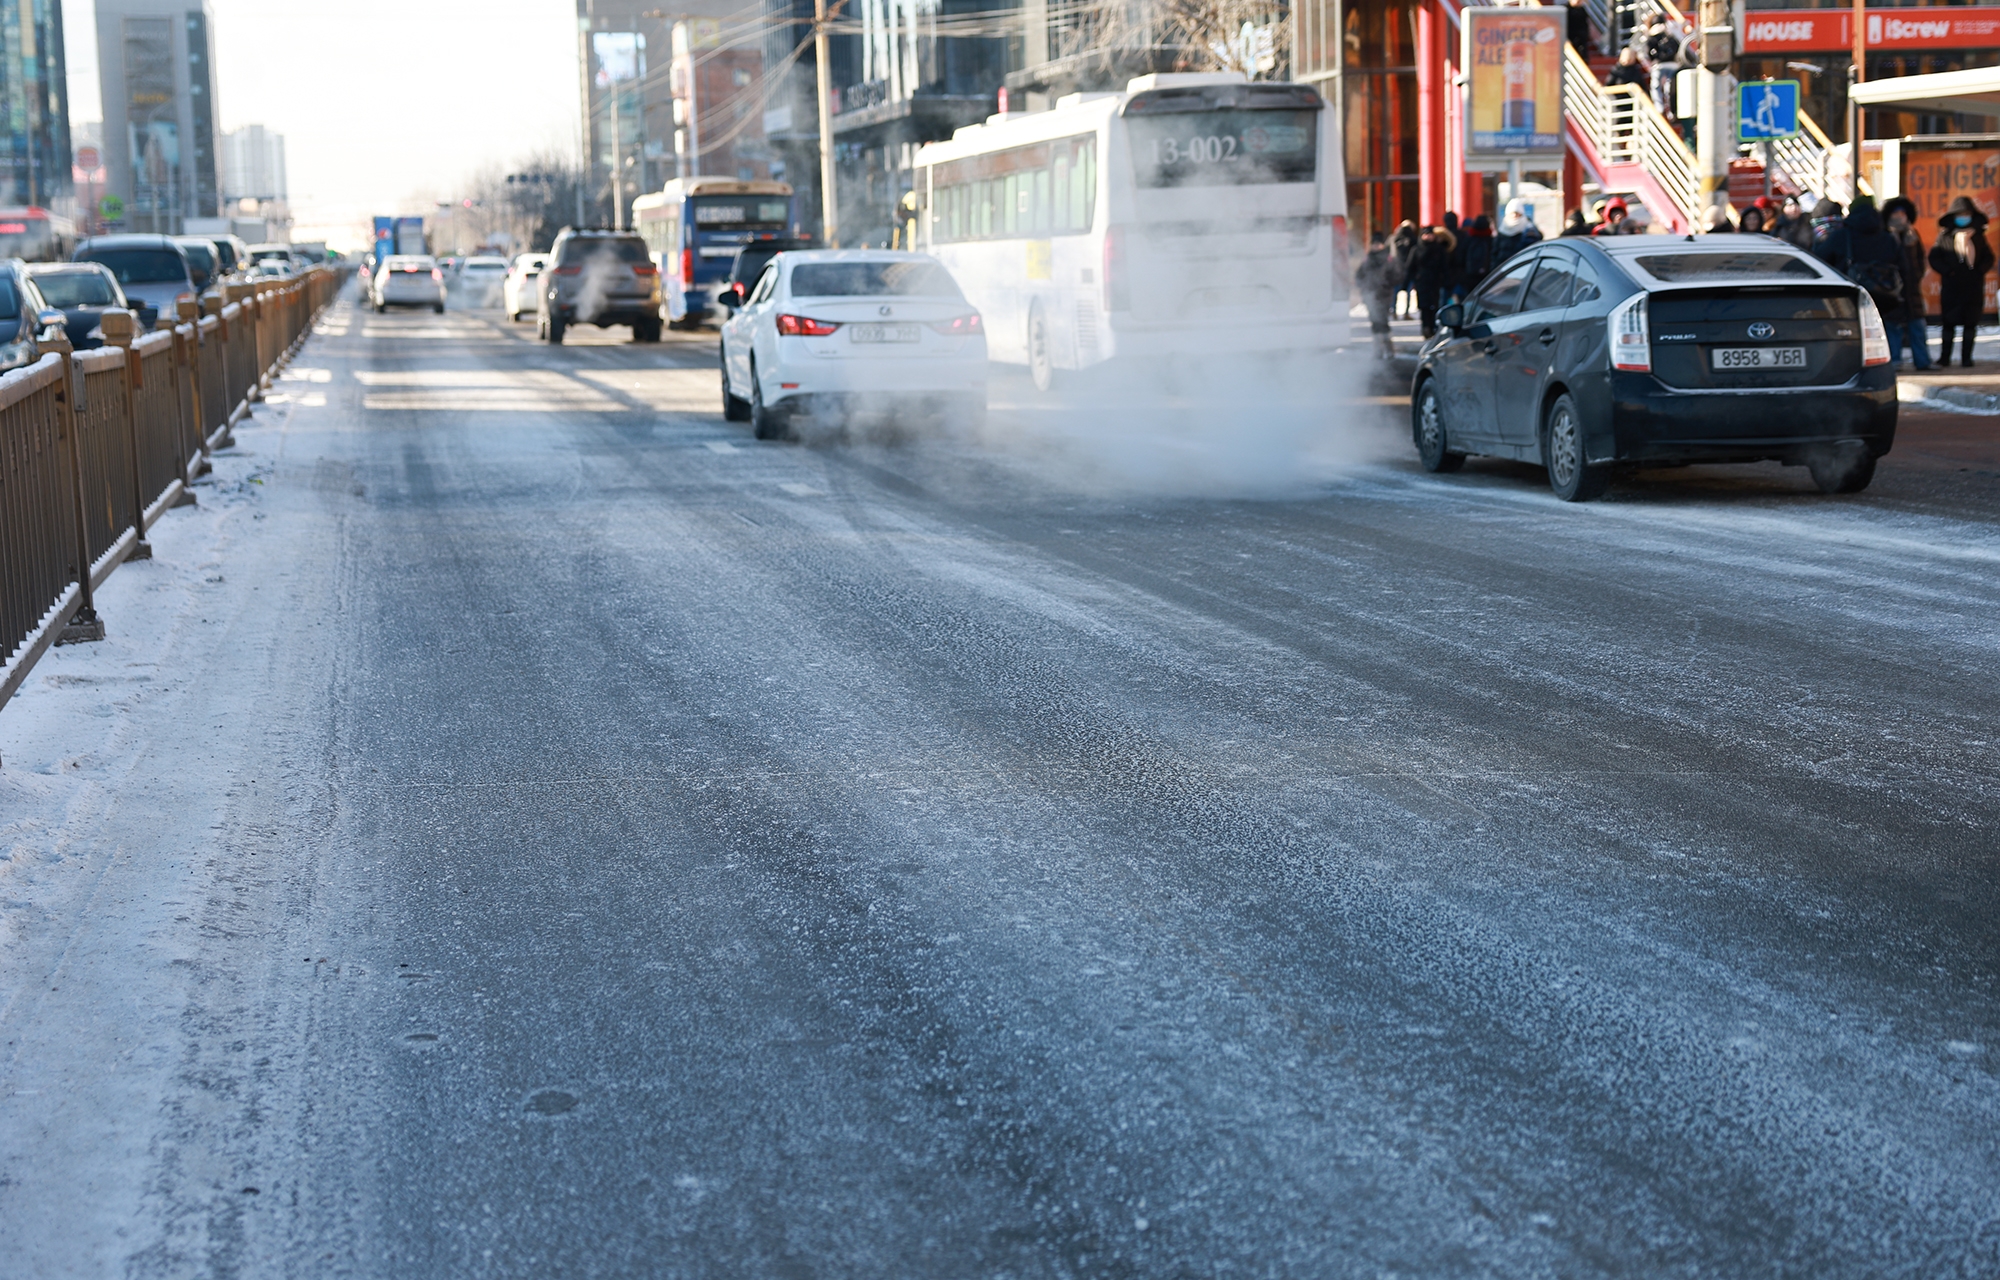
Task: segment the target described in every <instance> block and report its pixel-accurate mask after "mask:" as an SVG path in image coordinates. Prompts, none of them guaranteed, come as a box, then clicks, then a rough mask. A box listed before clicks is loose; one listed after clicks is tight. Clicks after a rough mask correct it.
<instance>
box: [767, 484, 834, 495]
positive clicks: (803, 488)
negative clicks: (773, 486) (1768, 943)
mask: <svg viewBox="0 0 2000 1280" xmlns="http://www.w3.org/2000/svg"><path fill="white" fill-rule="evenodd" d="M778 487H779V488H780V489H783V490H784V491H785V492H786V493H789V494H791V495H792V496H793V497H794V498H824V497H825V496H826V490H824V489H815V488H813V487H812V486H811V485H809V484H781V485H779V486H778Z"/></svg>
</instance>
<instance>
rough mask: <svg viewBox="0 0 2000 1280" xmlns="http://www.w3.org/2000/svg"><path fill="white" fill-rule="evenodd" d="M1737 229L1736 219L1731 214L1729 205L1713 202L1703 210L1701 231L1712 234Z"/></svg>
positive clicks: (1707, 234)
mask: <svg viewBox="0 0 2000 1280" xmlns="http://www.w3.org/2000/svg"><path fill="white" fill-rule="evenodd" d="M1734 230H1736V220H1735V219H1734V218H1731V217H1730V216H1729V206H1728V205H1726V204H1712V205H1710V206H1708V208H1706V209H1703V210H1702V211H1701V233H1702V234H1703V235H1705V236H1712V235H1714V234H1715V233H1716V232H1718V231H1719V232H1722V233H1723V234H1724V235H1727V234H1729V233H1730V232H1732V231H1734Z"/></svg>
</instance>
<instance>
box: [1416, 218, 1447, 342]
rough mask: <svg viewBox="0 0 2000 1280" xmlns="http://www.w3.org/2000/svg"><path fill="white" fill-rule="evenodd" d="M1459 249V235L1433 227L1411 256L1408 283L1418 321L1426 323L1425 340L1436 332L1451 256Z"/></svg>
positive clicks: (1426, 232) (1424, 235)
mask: <svg viewBox="0 0 2000 1280" xmlns="http://www.w3.org/2000/svg"><path fill="white" fill-rule="evenodd" d="M1457 248H1458V237H1457V236H1455V235H1453V234H1452V233H1451V232H1450V231H1448V230H1447V229H1445V228H1444V227H1431V228H1430V229H1429V230H1427V231H1425V232H1424V233H1423V234H1422V235H1420V236H1418V237H1417V251H1416V252H1415V253H1414V254H1412V255H1410V274H1409V278H1408V280H1407V281H1406V284H1407V286H1408V287H1409V288H1410V289H1411V290H1412V291H1413V292H1414V293H1415V294H1416V295H1417V318H1418V319H1419V320H1421V321H1422V322H1423V328H1424V336H1425V337H1426V338H1428V337H1430V336H1431V335H1432V334H1434V333H1436V332H1437V315H1438V307H1439V306H1441V305H1442V300H1443V297H1444V288H1445V280H1446V278H1447V277H1448V276H1449V275H1450V274H1451V255H1452V252H1453V250H1455V249H1457Z"/></svg>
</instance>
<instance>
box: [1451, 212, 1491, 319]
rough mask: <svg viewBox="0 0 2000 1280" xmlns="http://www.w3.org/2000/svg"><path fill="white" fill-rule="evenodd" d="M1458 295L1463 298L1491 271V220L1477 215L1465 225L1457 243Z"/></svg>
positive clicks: (1482, 215)
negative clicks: (1463, 232)
mask: <svg viewBox="0 0 2000 1280" xmlns="http://www.w3.org/2000/svg"><path fill="white" fill-rule="evenodd" d="M1458 261H1459V277H1458V293H1459V297H1461V298H1463V297H1465V296H1466V295H1467V294H1469V293H1471V292H1472V291H1473V290H1474V289H1477V288H1478V287H1479V284H1480V282H1481V281H1482V280H1484V279H1486V277H1487V275H1488V274H1489V273H1490V272H1491V271H1492V270H1493V266H1494V262H1495V259H1494V257H1493V220H1492V219H1491V218H1488V217H1487V216H1486V215H1485V214H1483V213H1482V214H1479V215H1477V216H1476V217H1474V218H1473V219H1472V220H1471V221H1469V222H1467V223H1466V224H1465V234H1464V235H1463V236H1461V237H1459V241H1458Z"/></svg>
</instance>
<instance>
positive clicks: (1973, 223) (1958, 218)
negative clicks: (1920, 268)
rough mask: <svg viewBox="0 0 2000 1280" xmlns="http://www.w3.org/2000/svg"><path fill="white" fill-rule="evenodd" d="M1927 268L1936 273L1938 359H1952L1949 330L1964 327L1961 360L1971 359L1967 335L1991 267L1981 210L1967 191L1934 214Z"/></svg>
mask: <svg viewBox="0 0 2000 1280" xmlns="http://www.w3.org/2000/svg"><path fill="white" fill-rule="evenodd" d="M1930 263H1931V270H1933V271H1935V272H1937V273H1938V279H1939V287H1938V312H1939V315H1938V329H1939V331H1940V334H1941V338H1942V341H1941V342H1940V343H1939V345H1938V363H1939V364H1941V365H1948V364H1950V363H1951V341H1952V336H1953V331H1954V330H1956V329H1963V330H1964V331H1965V347H1964V354H1963V356H1962V357H1961V358H1960V360H1959V363H1960V364H1961V365H1969V364H1971V363H1972V335H1973V334H1974V333H1975V332H1976V331H1977V330H1978V328H1979V316H1980V313H1981V312H1983V311H1985V309H1986V273H1987V272H1989V271H1991V270H1992V269H1993V246H1992V245H1990V244H1988V243H1987V242H1986V215H1985V214H1983V213H1981V212H1980V211H1979V209H1978V207H1977V206H1975V205H1974V204H1973V203H1972V200H1971V198H1970V197H1968V196H1960V197H1959V198H1958V199H1956V200H1954V201H1952V202H1951V208H1949V209H1947V210H1945V213H1944V216H1943V217H1942V218H1939V219H1938V238H1937V243H1936V244H1934V245H1932V246H1931V254H1930Z"/></svg>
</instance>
